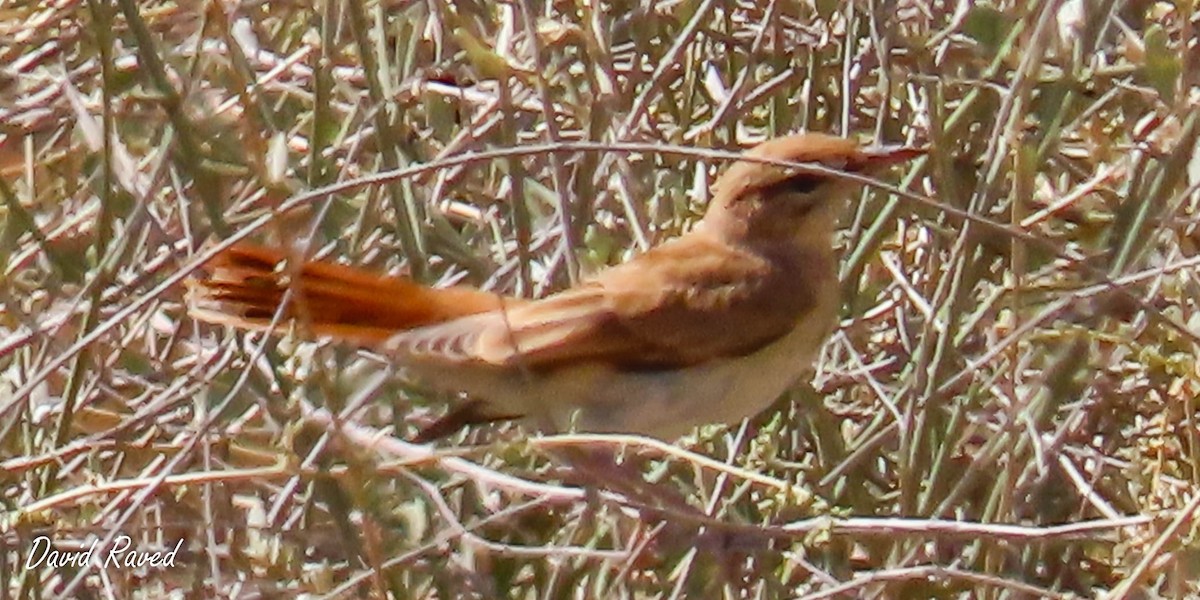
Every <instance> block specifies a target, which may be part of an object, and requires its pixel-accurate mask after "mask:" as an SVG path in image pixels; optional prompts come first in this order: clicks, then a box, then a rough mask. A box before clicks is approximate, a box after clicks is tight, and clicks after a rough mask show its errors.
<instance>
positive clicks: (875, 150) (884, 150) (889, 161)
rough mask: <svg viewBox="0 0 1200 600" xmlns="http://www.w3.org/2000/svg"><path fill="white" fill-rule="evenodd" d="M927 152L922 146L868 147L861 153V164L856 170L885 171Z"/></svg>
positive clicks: (927, 149)
mask: <svg viewBox="0 0 1200 600" xmlns="http://www.w3.org/2000/svg"><path fill="white" fill-rule="evenodd" d="M928 152H929V148H927V147H924V146H920V147H918V146H899V145H889V146H868V147H866V148H863V149H862V151H861V153H862V161H863V164H862V165H861V166H860V168H859V169H858V170H862V171H876V170H881V169H886V168H887V167H890V166H892V165H898V164H901V163H906V162H908V161H910V160H914V159H916V158H920V157H922V156H925V154H926V153H928Z"/></svg>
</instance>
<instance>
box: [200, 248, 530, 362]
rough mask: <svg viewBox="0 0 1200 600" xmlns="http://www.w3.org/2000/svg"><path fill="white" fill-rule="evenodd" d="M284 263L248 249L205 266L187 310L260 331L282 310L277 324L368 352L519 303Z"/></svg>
mask: <svg viewBox="0 0 1200 600" xmlns="http://www.w3.org/2000/svg"><path fill="white" fill-rule="evenodd" d="M288 259H289V255H288V254H287V253H286V252H282V251H279V250H272V249H268V248H264V247H261V246H255V245H251V244H240V245H237V246H233V247H231V248H229V249H227V250H225V251H223V252H221V253H220V254H218V255H217V256H216V257H214V258H213V259H212V260H211V261H210V262H209V263H208V265H207V266H206V269H205V270H206V271H207V272H208V276H207V277H204V278H200V279H192V280H189V281H188V282H187V286H188V300H189V302H188V312H189V313H190V314H191V315H192V316H193V317H195V318H197V319H200V320H203V321H208V322H211V323H219V324H226V325H233V326H234V327H239V328H242V329H251V330H260V331H261V330H266V329H267V328H268V327H269V326H270V324H271V322H272V321H273V320H274V319H275V318H276V313H278V312H279V311H280V305H281V304H283V309H282V314H281V315H280V317H279V323H280V324H281V325H283V324H287V323H288V322H295V323H296V324H297V326H298V328H299V330H300V331H301V332H303V333H307V334H309V335H313V336H316V337H322V336H329V337H333V338H337V339H341V340H346V341H351V342H354V343H358V344H362V345H367V346H370V345H374V344H379V343H382V342H384V341H386V340H387V339H389V338H390V337H392V336H393V335H395V334H397V333H399V332H401V331H405V330H408V329H413V328H417V327H424V326H427V325H433V324H436V323H441V322H444V321H448V320H450V319H456V318H459V317H463V316H467V315H472V314H478V313H482V312H487V311H491V310H500V309H502V308H504V307H506V306H507V307H511V306H513V305H515V304H517V303H520V302H521V301H520V300H517V299H514V298H504V297H502V296H499V295H497V294H492V293H488V292H483V291H480V290H477V289H473V288H467V287H449V288H430V287H427V286H423V285H420V284H418V283H416V282H414V281H412V280H410V279H406V278H403V277H384V276H380V275H377V274H374V273H371V272H369V271H363V270H360V269H355V268H352V267H346V266H342V265H337V264H333V263H328V262H319V261H310V262H306V263H304V264H303V265H300V266H298V267H296V266H290V265H288V264H287V261H288ZM289 290H290V291H291V294H288V292H289ZM285 297H286V302H285Z"/></svg>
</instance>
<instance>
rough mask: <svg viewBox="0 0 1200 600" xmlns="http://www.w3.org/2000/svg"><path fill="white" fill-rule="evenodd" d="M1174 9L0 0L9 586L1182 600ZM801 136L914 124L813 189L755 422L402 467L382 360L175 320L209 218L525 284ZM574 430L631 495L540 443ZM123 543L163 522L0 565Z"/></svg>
mask: <svg viewBox="0 0 1200 600" xmlns="http://www.w3.org/2000/svg"><path fill="white" fill-rule="evenodd" d="M1193 9H1194V3H1193V2H1187V1H1183V2H1175V3H1171V2H1148V1H1144V0H1127V1H1122V0H1084V1H1082V2H1079V1H1065V2H1062V1H1058V2H1056V1H1044V2H1036V1H1030V2H1019V1H1001V2H992V3H986V2H984V3H979V4H978V5H972V3H969V2H961V3H960V2H950V1H944V2H934V3H929V4H926V3H922V2H914V1H910V0H900V1H898V2H886V1H884V0H856V1H854V2H845V3H843V2H835V1H833V0H795V1H793V0H779V1H770V0H768V1H765V2H749V1H742V2H737V1H730V0H668V1H664V2H657V3H655V2H641V3H639V2H637V1H636V0H633V1H626V0H608V1H604V2H582V1H581V2H575V3H572V2H565V1H564V2H554V3H552V4H537V3H533V2H531V1H529V0H515V1H513V2H508V3H492V2H482V1H471V0H467V1H461V2H453V3H447V2H442V1H440V0H430V1H428V2H401V1H398V0H316V1H314V2H288V1H284V2H244V3H242V4H241V5H240V6H238V5H236V3H233V2H199V1H197V0H182V1H181V2H162V3H151V2H144V3H141V4H136V3H135V2H134V0H120V1H119V2H117V3H115V4H114V3H109V2H106V1H105V0H90V1H89V2H71V1H67V0H62V1H56V2H46V3H41V2H35V3H19V4H9V5H4V6H3V7H0V136H2V137H0V169H2V172H3V175H2V177H0V184H2V186H0V215H2V217H0V224H2V228H3V231H2V233H0V266H2V267H3V269H4V270H3V274H2V275H0V319H2V320H0V502H2V503H3V505H2V507H0V508H2V511H3V512H0V540H3V544H0V597H6V595H12V596H13V597H18V598H38V597H53V596H59V595H67V596H80V597H107V596H109V595H111V596H115V597H125V596H135V597H160V596H162V595H163V594H164V593H165V592H173V593H175V594H178V595H184V596H193V597H256V596H276V595H278V596H292V595H295V594H298V593H311V594H315V595H325V594H329V595H333V596H335V597H340V596H357V595H365V596H369V597H388V596H390V597H394V598H490V597H517V598H590V597H596V598H621V597H647V598H649V597H669V598H683V597H688V598H721V597H729V598H737V597H750V598H779V597H802V598H857V597H869V598H901V597H912V598H924V597H938V598H1031V597H1093V596H1106V595H1107V596H1110V597H1114V598H1115V597H1138V598H1144V597H1157V596H1162V597H1184V596H1188V595H1195V594H1200V587H1198V586H1197V583H1196V580H1197V578H1198V577H1200V544H1198V543H1197V541H1196V535H1197V526H1196V523H1195V520H1194V519H1193V517H1194V516H1195V515H1196V512H1197V505H1198V504H1200V494H1198V493H1197V489H1198V487H1197V484H1198V483H1200V472H1198V468H1200V432H1198V428H1197V427H1198V426H1197V422H1196V414H1197V409H1198V407H1197V402H1196V398H1197V394H1198V393H1200V371H1198V366H1197V360H1196V352H1197V349H1198V348H1200V337H1198V336H1200V311H1198V310H1197V306H1196V300H1195V298H1197V297H1198V296H1200V281H1198V280H1197V278H1196V276H1195V273H1196V268H1195V267H1196V264H1197V260H1198V259H1197V257H1196V250H1195V248H1196V244H1197V243H1198V242H1200V231H1197V228H1196V211H1197V203H1198V201H1200V194H1198V193H1197V182H1198V181H1200V161H1198V160H1197V159H1194V158H1193V155H1194V154H1195V148H1196V141H1197V134H1198V131H1197V123H1196V120H1197V114H1200V111H1197V105H1198V104H1200V88H1198V87H1197V85H1198V84H1200V66H1198V65H1197V64H1196V63H1195V62H1193V59H1196V58H1198V54H1197V51H1198V50H1197V36H1196V31H1195V28H1196V25H1197V23H1198V22H1200V21H1198V20H1197V19H1196V17H1195V16H1194V15H1193V14H1192V13H1191V12H1189V11H1191V10H1193ZM798 130H812V131H827V132H837V133H842V134H853V135H858V136H861V137H863V138H864V139H872V138H874V139H879V140H884V141H892V142H895V141H907V142H917V143H922V142H928V143H929V144H930V145H931V148H932V152H931V154H930V155H929V157H928V159H927V160H922V161H919V162H918V163H916V164H915V165H913V166H911V167H909V168H906V169H905V170H904V171H903V172H899V171H898V172H896V173H895V174H894V175H893V176H892V179H891V180H890V183H892V184H893V185H894V186H896V187H893V188H891V189H890V192H889V190H888V189H882V188H880V189H873V190H870V191H868V192H867V193H865V194H864V196H863V198H862V201H861V202H860V203H857V204H855V206H854V207H853V208H852V209H851V210H849V211H848V212H847V215H846V219H845V229H844V232H843V235H841V236H840V237H839V243H840V244H842V250H843V252H844V256H845V257H846V260H845V262H844V270H843V276H844V282H845V283H844V297H845V306H844V311H843V317H844V319H843V322H842V327H841V328H840V329H839V331H838V333H837V334H836V335H835V336H834V337H833V339H831V341H830V342H829V344H828V345H827V347H826V351H825V353H824V355H823V357H822V360H821V362H820V364H819V366H818V369H817V373H816V376H815V379H814V380H813V384H812V385H807V384H806V385H802V386H799V389H797V390H796V391H795V392H794V393H793V394H791V397H790V398H786V399H785V400H786V401H784V402H781V403H780V404H779V406H780V407H781V409H782V410H779V411H774V412H772V413H770V414H767V415H765V416H764V417H763V418H761V419H759V420H758V421H757V422H754V423H751V424H749V425H748V426H746V427H742V428H730V429H717V428H710V429H709V430H705V431H702V432H701V433H700V434H699V435H698V436H697V437H696V438H694V439H691V440H685V441H684V442H683V443H682V444H681V445H679V446H667V445H654V444H649V443H647V442H644V441H640V440H628V439H622V438H606V439H583V438H577V437H576V438H572V437H565V436H564V437H557V438H554V437H549V438H547V437H542V438H538V437H533V436H530V435H529V432H526V431H521V430H519V429H517V428H514V427H492V428H484V429H481V430H475V431H471V432H467V433H463V434H460V435H458V436H455V437H453V438H451V439H448V440H444V441H443V442H440V443H439V444H437V445H436V447H435V448H434V449H433V450H432V451H430V450H429V449H427V448H421V447H413V446H411V445H407V444H405V443H404V441H403V440H404V439H406V437H408V436H410V435H411V434H412V433H413V432H414V431H415V430H416V429H417V428H418V427H419V426H420V425H421V424H422V423H426V422H428V420H429V419H430V418H431V417H432V416H434V415H436V414H438V413H439V411H442V410H444V408H445V403H444V402H443V401H442V400H444V399H439V398H430V397H429V396H428V395H427V394H423V393H422V391H421V390H418V389H412V388H411V387H409V386H408V385H406V383H405V381H404V379H403V378H402V377H401V376H400V374H398V373H396V372H395V371H394V370H393V369H391V368H390V367H389V366H388V365H387V364H386V363H385V362H384V361H382V360H380V359H379V358H378V357H376V356H373V355H371V354H369V353H365V352H359V351H356V350H354V349H349V348H344V347H335V346H331V345H329V344H312V343H299V342H297V341H296V340H294V339H293V338H291V337H288V336H281V337H275V338H263V337H262V336H256V335H243V334H239V333H234V332H231V331H226V330H223V329H221V328H216V327H210V326H202V325H199V324H197V323H196V322H194V321H193V320H191V319H189V318H188V317H187V316H186V314H185V312H184V309H183V305H182V286H181V285H180V282H181V280H182V279H183V278H184V277H186V275H187V273H189V272H190V271H192V270H193V269H194V268H195V267H196V266H197V265H198V264H199V261H200V260H201V259H202V258H203V253H204V252H206V251H208V250H210V249H211V248H212V247H214V244H218V243H222V242H227V241H229V240H231V239H233V238H235V237H243V236H249V237H252V238H253V239H256V240H259V241H263V242H267V243H275V244H290V245H294V246H297V247H300V248H307V249H308V251H309V252H310V253H313V254H317V255H321V256H329V257H336V258H337V260H341V261H344V262H347V263H349V264H355V265H365V266H370V267H374V268H378V269H380V270H390V271H392V272H397V273H398V272H410V273H412V274H413V275H414V276H416V277H418V278H420V279H421V280H424V281H427V282H450V281H462V282H468V283H472V284H477V285H483V286H487V287H489V288H491V289H496V290H503V291H507V292H511V293H516V294H522V295H527V296H536V295H540V294H545V293H547V292H548V291H551V290H554V289H557V288H559V287H561V286H564V285H567V283H568V282H569V281H570V280H571V278H573V277H576V276H577V275H578V274H579V273H587V272H588V271H590V270H593V269H596V268H598V267H599V266H602V265H605V264H609V263H613V262H618V261H620V260H622V259H623V258H624V257H626V256H628V255H630V254H631V253H633V252H637V251H638V250H639V249H641V248H644V247H646V246H647V245H652V244H654V243H655V242H656V241H657V240H660V239H663V238H664V237H666V236H669V235H671V234H673V233H675V232H677V231H679V230H681V229H683V228H686V227H687V226H688V225H689V224H690V223H691V222H692V221H693V220H694V219H695V218H696V216H697V215H698V214H700V213H701V212H702V210H703V206H704V203H705V201H706V199H707V196H706V194H707V191H706V190H707V185H708V184H709V183H710V182H711V181H712V179H713V177H714V174H715V173H717V172H718V170H719V169H720V168H721V166H722V164H723V163H722V161H721V160H718V159H717V158H715V157H713V156H712V155H711V154H710V155H708V156H705V155H703V154H702V153H701V152H699V151H701V150H704V149H719V150H726V151H729V150H737V149H739V148H741V147H743V146H744V145H746V144H748V143H750V142H753V141H755V140H758V139H761V138H763V137H765V136H770V135H776V134H782V133H786V132H792V131H798ZM631 144H636V145H631ZM485 151H487V152H491V154H490V155H488V156H485V157H482V158H480V157H478V156H477V155H478V153H480V152H485ZM472 153H475V154H476V158H475V159H465V158H464V157H470V156H472ZM329 186H334V187H332V188H331V187H329ZM897 188H899V189H897ZM900 190H904V191H905V193H903V194H898V193H897V192H899V191H900ZM931 200H932V201H936V202H937V203H938V204H932V203H930V201H931ZM965 215H969V216H965ZM601 445H603V446H610V447H621V446H622V445H623V448H624V450H623V456H624V459H625V461H626V463H627V464H629V465H630V467H628V468H629V469H633V468H637V469H640V470H641V471H642V472H643V474H644V476H645V478H646V480H647V481H648V482H650V483H647V484H646V485H645V486H643V487H641V488H640V489H639V488H638V487H637V486H630V485H625V486H615V485H609V483H610V482H606V481H605V480H603V479H601V478H597V477H589V476H588V474H587V473H588V472H587V471H578V470H573V469H568V468H565V467H564V466H563V465H564V463H563V462H562V461H561V460H558V459H555V458H554V457H555V456H560V455H561V454H562V453H563V452H566V451H567V450H564V447H567V446H571V447H574V446H601ZM706 461H707V462H706ZM120 535H127V536H130V538H132V541H133V545H134V547H135V548H137V549H140V550H144V551H150V550H158V549H162V548H164V547H166V548H170V547H173V546H174V544H175V543H176V541H178V540H180V539H182V540H183V545H182V547H181V550H180V552H179V555H178V556H177V558H176V561H175V566H174V567H171V568H142V569H129V568H120V569H118V568H111V567H110V568H106V569H95V568H91V569H78V568H74V567H64V568H59V569H51V568H47V567H45V566H42V567H39V568H33V569H26V568H25V564H24V561H25V560H26V559H27V556H28V554H29V552H30V549H31V546H32V544H33V543H34V540H35V539H37V538H38V537H39V536H48V537H49V538H50V539H52V540H53V541H54V542H55V543H56V544H57V545H58V548H59V549H60V550H72V549H79V548H82V547H86V545H87V544H90V543H91V542H92V541H93V540H97V539H99V540H101V542H103V543H106V544H108V543H112V542H113V541H114V540H117V539H118V538H117V536H120Z"/></svg>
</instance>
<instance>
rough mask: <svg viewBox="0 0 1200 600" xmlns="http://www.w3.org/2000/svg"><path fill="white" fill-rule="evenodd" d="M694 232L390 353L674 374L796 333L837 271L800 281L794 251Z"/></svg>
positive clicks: (408, 339)
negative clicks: (755, 247) (751, 247)
mask: <svg viewBox="0 0 1200 600" xmlns="http://www.w3.org/2000/svg"><path fill="white" fill-rule="evenodd" d="M766 252H767V254H768V255H766V256H764V255H763V253H762V252H748V251H745V250H741V249H738V248H734V247H731V246H728V245H726V244H723V243H720V242H717V241H715V240H712V239H710V238H708V237H706V236H703V235H697V234H695V233H693V234H691V235H688V236H685V237H682V238H678V239H676V240H674V241H671V242H668V243H666V244H664V245H662V246H659V247H657V248H655V249H653V250H651V251H649V252H647V253H646V254H643V255H641V256H640V257H638V258H636V259H634V260H632V261H629V262H627V263H625V264H623V265H620V266H617V267H613V268H610V269H608V270H606V271H604V272H602V273H601V274H600V275H599V276H597V277H596V278H594V279H592V280H590V281H588V282H585V283H583V284H581V285H580V286H577V287H576V288H573V289H570V290H567V291H565V292H562V293H559V294H556V295H554V296H550V297H548V298H545V299H543V300H539V301H536V302H530V303H528V304H524V305H519V306H517V305H514V306H511V307H510V308H508V309H506V310H501V311H495V312H490V313H488V314H486V315H476V316H472V317H467V318H464V319H458V320H455V321H452V322H448V323H444V324H442V325H436V326H434V327H428V328H422V329H418V330H414V331H411V332H406V333H404V334H401V335H399V336H397V338H395V339H393V340H392V342H391V349H392V350H398V351H400V352H401V353H402V354H407V355H409V356H410V357H411V358H414V359H417V360H421V359H425V360H433V361H434V362H440V361H442V360H445V361H447V362H456V363H474V364H480V365H495V366H520V367H524V368H527V369H530V370H535V371H536V370H545V369H553V368H556V367H559V366H564V365H569V364H574V363H578V362H588V361H601V362H609V363H612V364H614V365H617V366H618V367H621V368H626V369H647V370H652V369H668V368H677V367H682V366H687V365H695V364H699V363H703V362H705V361H708V360H711V359H715V358H721V357H732V356H742V355H746V354H750V353H752V352H754V351H755V350H758V349H759V348H761V347H763V346H764V345H767V344H769V343H771V342H773V341H775V340H776V339H778V338H779V337H781V336H783V335H784V334H786V333H788V332H789V331H791V330H792V329H793V328H794V327H795V326H796V323H797V321H799V320H800V319H801V318H802V317H803V315H804V314H805V313H807V312H808V311H810V310H812V309H813V308H814V307H815V306H816V303H817V297H816V295H815V293H814V292H815V291H816V290H819V289H822V288H823V287H825V286H831V285H834V282H832V281H821V280H819V279H821V278H822V277H823V276H824V274H825V273H826V272H827V271H828V272H831V271H832V266H831V265H825V264H813V265H812V267H813V269H811V270H812V271H813V272H814V273H818V274H821V275H820V276H818V277H816V278H815V279H817V280H806V281H801V280H797V279H796V278H795V277H790V276H789V275H787V274H788V273H794V272H795V265H793V264H788V261H804V260H810V261H820V260H823V259H822V258H821V257H819V256H816V255H814V256H811V257H810V256H804V255H797V254H796V253H795V250H794V247H793V248H791V249H790V250H789V251H784V250H783V249H781V250H780V254H779V255H777V256H770V249H767V250H766Z"/></svg>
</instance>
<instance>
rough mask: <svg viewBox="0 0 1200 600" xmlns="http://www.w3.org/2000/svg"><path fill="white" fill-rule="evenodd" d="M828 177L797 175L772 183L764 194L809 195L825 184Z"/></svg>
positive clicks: (808, 174)
mask: <svg viewBox="0 0 1200 600" xmlns="http://www.w3.org/2000/svg"><path fill="white" fill-rule="evenodd" d="M825 180H826V177H825V176H824V175H818V174H816V173H797V174H795V175H792V176H791V177H788V178H787V179H784V180H782V181H777V182H775V183H772V184H771V185H769V186H767V187H766V188H764V189H763V192H764V193H766V194H768V195H770V194H789V193H790V194H807V193H810V192H812V191H814V190H816V189H817V188H818V187H820V185H821V184H823V183H825Z"/></svg>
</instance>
